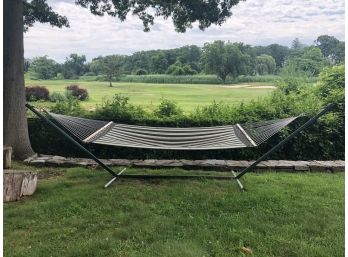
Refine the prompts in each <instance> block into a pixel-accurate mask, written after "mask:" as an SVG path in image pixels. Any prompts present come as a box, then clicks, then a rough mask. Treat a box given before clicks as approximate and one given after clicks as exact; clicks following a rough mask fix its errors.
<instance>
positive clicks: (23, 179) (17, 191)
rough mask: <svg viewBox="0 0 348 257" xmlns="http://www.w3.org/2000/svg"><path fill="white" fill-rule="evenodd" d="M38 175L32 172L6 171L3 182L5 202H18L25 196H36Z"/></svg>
mask: <svg viewBox="0 0 348 257" xmlns="http://www.w3.org/2000/svg"><path fill="white" fill-rule="evenodd" d="M36 186H37V173H36V172H32V171H18V170H5V171H4V180H3V198H4V199H3V201H4V202H12V201H18V200H19V199H20V198H21V197H23V196H28V195H32V194H34V192H35V190H36Z"/></svg>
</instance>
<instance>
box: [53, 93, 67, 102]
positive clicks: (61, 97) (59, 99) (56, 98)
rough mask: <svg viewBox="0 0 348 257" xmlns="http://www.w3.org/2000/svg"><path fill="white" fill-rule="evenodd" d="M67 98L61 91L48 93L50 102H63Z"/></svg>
mask: <svg viewBox="0 0 348 257" xmlns="http://www.w3.org/2000/svg"><path fill="white" fill-rule="evenodd" d="M66 100H67V97H66V95H65V94H63V93H59V92H53V93H52V94H51V95H50V101H51V102H54V103H56V102H64V101H66Z"/></svg>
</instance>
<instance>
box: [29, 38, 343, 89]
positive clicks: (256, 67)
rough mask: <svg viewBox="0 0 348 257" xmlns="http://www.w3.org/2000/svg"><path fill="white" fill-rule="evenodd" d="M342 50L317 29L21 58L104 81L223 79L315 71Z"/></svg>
mask: <svg viewBox="0 0 348 257" xmlns="http://www.w3.org/2000/svg"><path fill="white" fill-rule="evenodd" d="M344 51H345V47H344V42H343V41H339V40H338V39H336V38H335V37H332V36H328V35H322V36H319V37H318V38H317V39H316V40H315V41H314V44H313V45H310V46H307V45H304V44H302V43H301V42H300V40H299V39H298V38H296V39H295V40H293V42H292V45H291V47H287V46H282V45H279V44H271V45H268V46H251V45H247V44H244V43H231V42H224V41H215V42H212V43H206V44H204V46H203V47H198V46H195V45H191V46H184V47H180V48H175V49H169V50H151V51H140V52H136V53H134V54H132V55H129V56H126V55H109V56H99V57H97V58H94V59H93V60H92V61H91V62H87V61H86V57H85V56H84V55H78V54H70V56H69V57H67V58H66V60H65V62H63V63H57V62H56V61H54V60H52V59H50V58H49V57H48V56H41V57H35V58H33V59H25V63H24V67H25V71H30V72H33V73H34V74H35V75H36V77H37V78H38V79H52V78H57V79H78V78H79V77H80V76H82V75H85V76H99V75H100V76H104V77H105V80H107V81H109V82H110V86H112V81H115V80H117V79H118V78H119V77H120V76H121V75H123V74H135V75H146V74H171V75H194V74H202V73H203V74H216V75H217V76H218V77H219V79H221V81H222V82H224V81H225V80H226V78H227V77H232V78H236V77H238V76H240V75H265V74H276V73H278V72H279V71H281V70H285V71H286V72H288V73H289V72H295V73H298V74H303V75H308V76H317V75H318V74H319V72H320V71H321V70H322V69H323V67H325V66H330V65H334V64H339V63H343V62H344V57H345V54H344Z"/></svg>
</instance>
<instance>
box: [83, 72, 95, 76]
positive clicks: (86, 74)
mask: <svg viewBox="0 0 348 257" xmlns="http://www.w3.org/2000/svg"><path fill="white" fill-rule="evenodd" d="M95 75H96V74H95V73H94V72H92V71H89V72H86V73H85V74H83V76H95Z"/></svg>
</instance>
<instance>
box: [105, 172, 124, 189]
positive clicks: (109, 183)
mask: <svg viewBox="0 0 348 257" xmlns="http://www.w3.org/2000/svg"><path fill="white" fill-rule="evenodd" d="M126 169H127V168H124V169H122V170H121V171H120V172H119V173H117V175H116V176H115V177H113V178H112V179H111V180H110V181H109V182H108V183H106V184H105V186H104V188H107V187H109V186H110V185H111V184H112V182H114V181H115V180H116V179H117V177H118V176H119V175H121V174H122V173H123V172H124V171H125V170H126Z"/></svg>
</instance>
